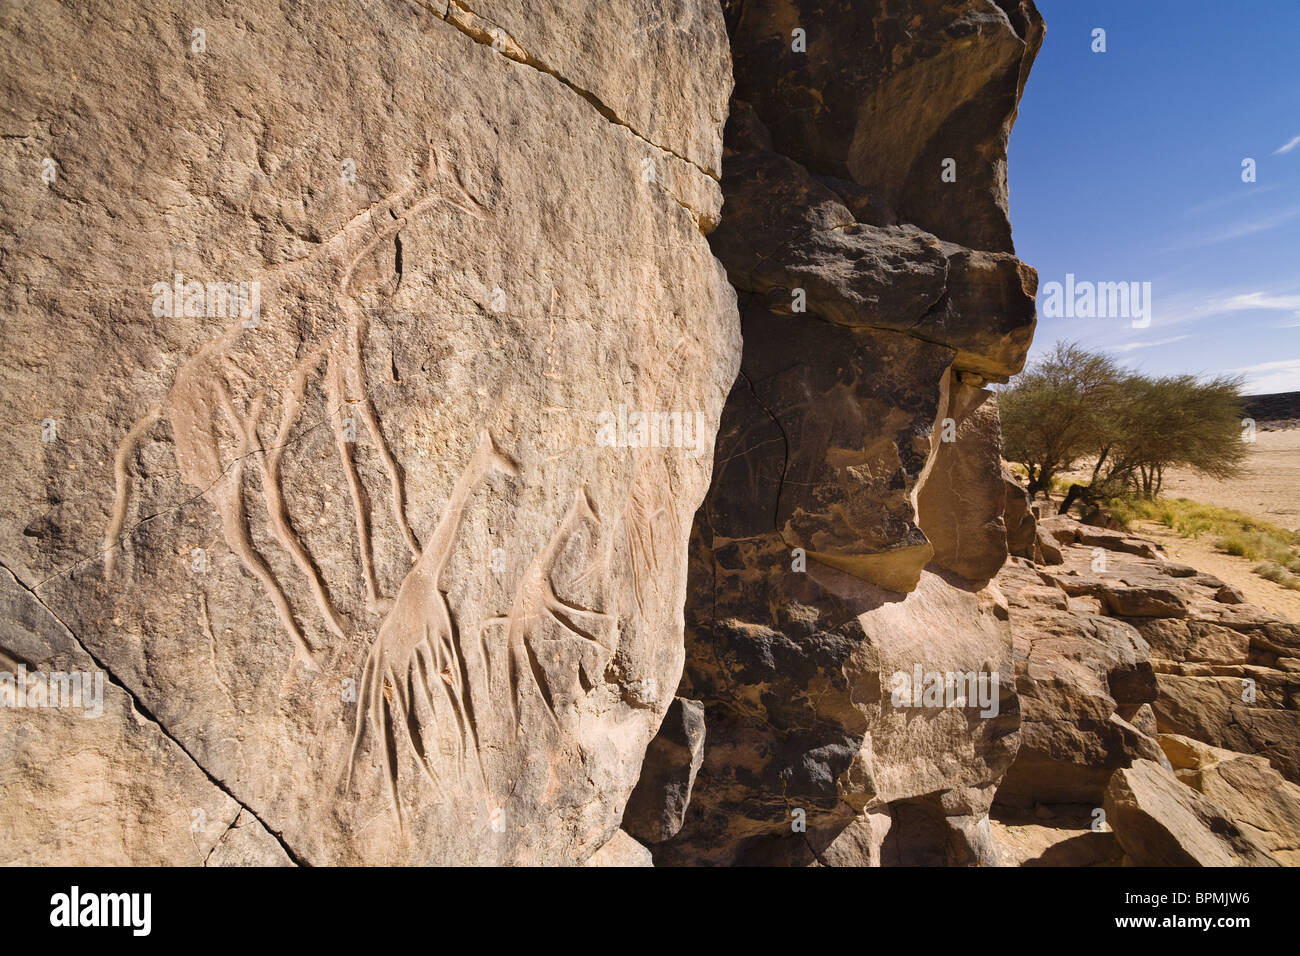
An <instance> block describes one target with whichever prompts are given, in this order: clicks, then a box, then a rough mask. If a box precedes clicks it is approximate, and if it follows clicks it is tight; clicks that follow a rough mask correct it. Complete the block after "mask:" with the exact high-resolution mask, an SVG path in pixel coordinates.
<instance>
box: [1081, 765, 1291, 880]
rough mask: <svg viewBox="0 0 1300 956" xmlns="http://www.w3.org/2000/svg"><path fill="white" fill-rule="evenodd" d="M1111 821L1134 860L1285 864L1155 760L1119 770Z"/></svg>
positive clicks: (1109, 799)
mask: <svg viewBox="0 0 1300 956" xmlns="http://www.w3.org/2000/svg"><path fill="white" fill-rule="evenodd" d="M1102 807H1103V809H1104V810H1105V811H1106V822H1107V823H1108V824H1109V825H1110V827H1111V829H1113V830H1114V832H1115V838H1116V839H1117V840H1118V841H1119V844H1120V846H1121V847H1122V848H1123V850H1124V857H1125V863H1126V864H1128V865H1131V866H1280V865H1281V864H1280V863H1279V861H1278V860H1277V859H1276V858H1275V857H1273V856H1272V855H1271V854H1269V853H1268V852H1267V851H1266V850H1264V849H1263V848H1262V847H1260V846H1259V845H1258V844H1256V843H1255V842H1254V840H1252V839H1251V837H1250V836H1249V835H1248V834H1247V833H1246V832H1244V831H1243V830H1242V828H1240V827H1239V826H1237V824H1236V823H1234V822H1233V821H1232V820H1231V819H1230V818H1229V817H1228V815H1227V813H1226V812H1225V811H1224V810H1223V809H1222V808H1220V807H1219V806H1218V805H1217V804H1216V803H1214V802H1213V801H1212V800H1210V799H1208V798H1206V797H1205V796H1202V795H1201V794H1200V793H1197V792H1196V791H1195V790H1193V789H1192V788H1191V787H1188V786H1186V785H1184V784H1182V783H1180V782H1179V781H1178V778H1177V777H1175V776H1174V775H1173V773H1171V772H1170V771H1169V770H1166V769H1165V768H1163V767H1161V766H1160V765H1159V764H1158V763H1155V762H1153V761H1150V760H1138V761H1136V762H1135V763H1134V764H1133V766H1132V767H1128V768H1123V769H1120V770H1116V771H1115V776H1114V777H1113V778H1112V779H1111V781H1110V784H1109V786H1107V788H1106V796H1105V801H1104V803H1103V804H1102Z"/></svg>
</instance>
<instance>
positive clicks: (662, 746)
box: [623, 697, 705, 843]
mask: <svg viewBox="0 0 1300 956" xmlns="http://www.w3.org/2000/svg"><path fill="white" fill-rule="evenodd" d="M704 736H705V728H704V705H703V704H701V703H700V702H699V701H698V700H686V699H684V698H682V697H677V698H674V700H673V702H672V704H671V705H670V706H669V708H668V713H666V714H665V715H664V722H663V723H662V724H660V725H659V733H657V734H656V735H655V739H654V740H652V741H650V746H649V747H647V748H646V752H645V760H643V761H642V763H641V778H640V779H639V780H638V781H637V785H636V789H635V790H633V791H632V796H631V797H630V798H629V799H628V801H627V809H626V810H624V811H623V829H624V830H626V831H627V832H628V833H629V834H630V835H631V836H634V837H636V838H637V839H638V840H640V841H641V842H643V843H661V842H662V841H664V840H667V839H668V838H669V837H670V836H673V835H674V834H675V833H676V832H677V831H678V830H680V829H681V828H682V821H683V820H684V819H685V817H686V807H687V806H688V805H689V804H690V802H691V788H692V787H694V786H695V775H696V774H698V773H699V772H700V764H701V763H703V761H704Z"/></svg>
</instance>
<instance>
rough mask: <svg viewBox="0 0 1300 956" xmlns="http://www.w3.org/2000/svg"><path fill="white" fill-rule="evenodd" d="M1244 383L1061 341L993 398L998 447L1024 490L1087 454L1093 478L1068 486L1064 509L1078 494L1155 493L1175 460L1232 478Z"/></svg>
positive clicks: (1040, 485) (1239, 446)
mask: <svg viewBox="0 0 1300 956" xmlns="http://www.w3.org/2000/svg"><path fill="white" fill-rule="evenodd" d="M1241 386H1242V380H1241V379H1239V378H1233V377H1229V376H1219V377H1216V378H1212V379H1209V380H1206V381H1202V380H1200V379H1198V378H1197V377H1196V376H1194V375H1172V376H1164V377H1159V378H1152V377H1150V376H1146V375H1142V374H1137V373H1124V372H1121V371H1120V370H1119V369H1118V368H1117V367H1116V366H1115V364H1114V363H1113V362H1112V361H1111V360H1110V359H1109V358H1107V357H1106V356H1105V355H1101V354H1098V353H1094V352H1088V351H1086V350H1084V349H1081V348H1079V347H1078V346H1077V345H1070V344H1064V343H1058V344H1057V345H1056V347H1055V349H1053V351H1052V352H1051V353H1049V354H1048V355H1047V356H1046V357H1044V358H1043V359H1041V360H1040V361H1039V362H1037V363H1036V364H1035V365H1034V366H1033V367H1031V368H1030V369H1029V370H1028V371H1027V372H1025V373H1024V374H1023V375H1021V376H1020V378H1019V379H1017V381H1016V383H1015V384H1014V385H1012V386H1010V387H1008V388H1005V389H1003V390H1002V391H1001V392H1000V393H999V395H998V407H999V410H1000V412H1001V415H1002V434H1003V443H1004V447H1003V454H1004V455H1005V456H1006V458H1007V459H1008V460H1009V461H1015V462H1019V463H1021V464H1023V465H1024V466H1025V468H1026V470H1027V471H1028V472H1029V492H1030V494H1031V495H1036V494H1037V493H1038V492H1040V491H1043V490H1046V489H1050V487H1051V482H1052V477H1053V476H1054V475H1055V474H1057V473H1059V472H1061V471H1064V470H1066V469H1069V468H1071V467H1072V466H1073V465H1074V464H1075V463H1076V462H1078V461H1080V460H1084V459H1088V458H1090V459H1092V462H1093V467H1092V475H1091V478H1090V479H1089V481H1088V483H1087V484H1086V485H1085V484H1075V485H1072V486H1071V487H1070V490H1069V492H1068V494H1067V495H1066V498H1065V501H1064V502H1063V504H1062V505H1061V512H1062V513H1064V512H1066V511H1068V510H1069V508H1070V506H1071V505H1072V504H1073V503H1074V502H1075V501H1076V500H1083V501H1085V502H1089V503H1097V502H1099V501H1102V500H1105V499H1107V498H1111V497H1115V496H1117V495H1121V494H1133V495H1137V496H1141V497H1146V498H1154V497H1155V496H1157V495H1159V494H1160V491H1161V489H1162V487H1163V484H1164V474H1165V470H1166V469H1167V468H1170V467H1174V466H1182V467H1187V468H1191V469H1194V470H1195V471H1198V472H1200V473H1202V474H1205V475H1209V476H1211V477H1214V478H1220V479H1226V478H1232V477H1235V476H1236V475H1239V474H1240V473H1241V468H1242V463H1243V461H1244V460H1245V455H1246V449H1245V446H1244V445H1243V443H1242V441H1241V431H1240V429H1241V418H1242V414H1243V411H1242V401H1241Z"/></svg>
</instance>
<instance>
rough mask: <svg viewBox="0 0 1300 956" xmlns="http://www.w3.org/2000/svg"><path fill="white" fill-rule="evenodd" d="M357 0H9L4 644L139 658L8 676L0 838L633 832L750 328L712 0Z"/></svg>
mask: <svg viewBox="0 0 1300 956" xmlns="http://www.w3.org/2000/svg"><path fill="white" fill-rule="evenodd" d="M470 6H472V7H473V8H474V9H473V10H472V11H471V10H470V9H469V7H470ZM110 8H111V9H110ZM358 16H359V13H358V9H357V7H356V6H355V5H354V4H348V3H343V2H335V0H327V2H323V3H318V4H310V5H305V6H304V5H287V6H277V5H274V4H260V5H253V6H251V7H247V8H241V9H240V11H239V12H238V14H235V13H232V12H231V11H230V10H229V9H228V8H227V7H226V6H225V5H222V4H217V3H206V2H199V3H194V2H187V3H179V2H172V0H161V2H157V3H150V4H138V3H128V4H126V5H125V6H124V5H122V4H116V5H108V4H102V3H93V4H90V5H89V6H87V5H81V6H76V7H72V6H53V7H51V6H49V5H46V6H42V7H40V8H39V9H38V8H18V7H9V8H6V9H5V11H4V12H3V13H0V32H2V33H3V35H4V36H5V37H6V38H13V39H14V41H15V42H6V43H5V44H3V52H0V85H2V86H3V89H4V91H5V103H6V116H7V119H6V129H5V133H6V138H5V144H6V145H5V148H4V150H3V151H2V152H0V169H2V170H3V174H4V175H3V184H2V185H0V223H2V224H3V228H2V229H0V236H2V237H3V238H0V259H2V260H3V263H4V270H3V278H2V279H0V313H2V314H3V320H4V325H5V329H6V337H7V341H6V355H7V356H9V357H11V358H12V361H6V362H5V363H4V368H3V371H2V372H0V394H2V395H3V399H4V400H3V403H2V404H3V408H4V412H3V416H4V417H3V425H4V427H3V429H2V431H3V438H2V439H0V442H3V444H2V445H0V447H2V449H3V453H4V457H5V460H6V462H7V467H6V468H5V469H4V473H3V475H0V500H3V501H4V502H5V506H6V507H5V515H6V518H5V520H4V522H3V523H2V524H0V560H2V561H3V563H4V566H5V567H6V568H8V569H9V570H10V571H11V572H12V574H13V575H14V577H15V578H16V579H17V580H18V581H21V582H22V585H13V584H10V585H8V586H7V587H8V589H9V591H13V590H14V588H15V587H17V592H16V593H17V598H6V600H9V601H10V602H11V603H12V602H13V601H17V600H18V599H22V601H25V604H23V610H22V616H18V617H14V616H10V615H5V618H4V622H3V625H2V629H0V648H3V649H4V652H5V653H6V654H7V655H10V656H13V655H19V656H21V658H22V659H23V660H27V661H29V662H30V663H31V664H32V665H33V666H35V665H38V664H39V665H41V666H49V667H54V666H55V665H56V664H58V665H61V664H63V663H71V664H73V665H78V666H79V665H80V664H82V663H84V664H85V666H87V667H90V668H93V669H97V670H99V669H102V671H103V672H105V673H106V674H107V675H110V679H109V682H108V683H109V685H110V686H111V687H112V688H118V687H120V688H123V689H124V690H122V691H118V690H116V689H113V690H110V692H109V693H108V695H107V698H106V704H105V715H104V717H102V718H100V719H98V720H82V719H80V718H75V717H69V716H66V715H64V714H63V713H45V712H42V713H40V714H35V713H31V712H18V711H8V710H6V711H3V712H0V720H4V721H5V722H6V725H7V727H8V729H11V730H12V729H13V728H15V727H17V728H19V735H20V739H21V742H20V744H19V745H18V746H17V747H16V748H10V749H11V750H13V751H14V754H13V756H11V758H10V759H9V761H8V762H7V764H6V769H5V771H4V776H3V778H2V780H3V783H2V784H0V800H3V802H4V805H5V806H6V807H7V808H9V807H22V808H24V811H23V813H22V814H20V815H19V816H20V817H21V820H19V819H17V818H16V817H15V816H14V815H12V814H10V813H6V814H5V817H6V822H7V823H8V825H9V832H8V833H6V834H5V835H3V836H2V837H0V857H2V858H4V859H5V860H16V859H24V858H28V857H29V856H30V855H32V854H37V855H39V856H40V858H41V859H42V860H43V862H47V863H54V862H60V863H69V862H80V861H89V860H90V859H91V856H92V854H99V858H98V859H97V860H96V862H133V863H144V862H149V863H152V862H172V863H182V862H196V863H197V862H202V861H203V860H204V859H208V860H209V862H248V861H251V860H253V859H267V860H269V859H271V858H280V859H282V858H284V857H285V856H289V857H292V858H293V859H295V860H298V861H301V862H307V863H313V864H324V863H427V862H430V861H434V862H440V863H536V864H553V863H576V862H581V861H582V860H584V859H586V858H587V857H589V856H591V855H592V854H593V853H595V851H596V850H597V849H598V848H600V847H601V846H602V845H603V844H605V843H606V841H608V840H610V839H611V838H613V837H614V836H615V835H616V834H617V832H618V830H617V828H618V825H619V820H620V817H621V815H622V812H623V808H624V804H625V803H626V800H627V798H628V796H629V794H630V793H631V792H632V789H633V787H634V785H635V784H636V782H637V777H638V769H639V767H640V765H641V760H642V757H643V754H644V752H645V748H646V746H647V744H648V743H649V742H650V740H651V739H652V738H653V736H654V734H655V733H656V731H657V729H658V727H659V724H660V721H661V719H662V717H663V715H664V713H665V710H666V708H667V707H668V706H669V704H670V703H671V701H672V699H673V689H674V688H675V687H676V686H677V683H678V679H679V675H680V673H681V668H682V659H683V648H682V604H683V595H684V593H685V587H686V547H687V539H688V534H689V530H690V525H691V516H692V515H693V513H694V512H695V510H696V508H697V506H698V505H699V503H700V501H701V499H702V498H703V495H704V492H705V490H706V488H707V486H708V482H709V478H710V470H711V465H712V461H713V453H712V452H713V448H712V437H713V436H714V434H715V433H716V430H717V423H718V420H719V417H720V414H721V410H722V406H723V401H724V399H725V396H726V393H727V390H728V389H729V388H730V387H731V384H732V382H733V380H734V378H735V373H736V368H737V363H738V360H739V349H740V345H739V337H738V323H737V318H736V306H735V295H734V292H733V290H732V288H731V287H730V286H729V285H728V283H727V282H726V280H725V276H724V273H723V271H722V268H721V267H720V266H719V264H718V263H717V261H716V260H715V259H714V258H713V256H712V253H711V251H710V248H709V245H708V243H707V240H706V239H705V236H704V233H705V232H707V231H708V230H710V229H712V228H713V227H714V226H715V225H716V223H717V220H718V216H719V209H720V206H721V191H720V189H719V187H718V184H717V182H716V180H715V177H716V175H717V174H718V168H719V166H718V164H719V158H720V155H721V135H722V121H723V119H724V116H725V112H726V103H727V100H728V95H729V92H730V89H729V87H730V69H729V53H728V50H727V46H726V37H725V31H724V25H723V19H722V13H721V11H720V10H719V9H718V8H717V6H716V4H715V3H714V2H712V0H675V2H673V3H671V4H670V5H669V6H668V8H665V7H664V5H662V4H659V3H651V2H648V0H645V2H642V0H623V2H619V3H615V4H605V3H594V2H580V3H559V2H542V3H537V2H531V0H530V2H528V3H521V2H513V0H488V2H486V3H481V4H480V3H470V4H468V5H467V4H463V3H460V2H454V3H450V4H432V5H431V4H424V3H416V2H411V0H378V2H375V3H369V4H367V5H366V7H365V13H364V17H363V19H364V24H363V25H359V24H358ZM192 28H193V29H194V30H196V31H197V30H201V31H202V33H201V34H200V33H191V29H192ZM69 36H76V37H78V38H79V39H78V41H77V42H76V43H69V42H68V37H69ZM494 44H495V46H496V47H497V48H496V49H494ZM498 50H499V51H500V52H498ZM123 63H130V64H132V65H133V66H132V69H130V70H124V69H122V67H121V65H122V64H123ZM47 157H48V158H50V159H51V160H52V161H53V165H52V166H49V165H48V164H45V163H44V160H45V159H46V158H47ZM43 169H52V170H53V171H54V175H53V178H49V180H48V182H47V181H46V180H45V179H43V178H42V170H43ZM173 283H178V284H181V288H180V295H179V296H177V297H176V301H175V302H170V301H168V300H169V299H171V298H172V296H171V291H170V290H171V287H172V285H173ZM186 283H192V284H189V285H187V284H186ZM204 283H211V284H212V285H211V286H205V285H203V284H204ZM218 283H221V284H222V285H221V286H220V287H219V288H218V286H217V285H216V284H218ZM239 283H245V284H246V285H245V286H244V289H245V292H246V297H245V298H244V299H243V301H242V305H243V306H244V308H242V309H241V308H240V305H241V300H240V298H239V295H238V293H239V285H238V284H239ZM254 283H255V284H256V285H253V284H254ZM226 284H233V285H230V286H227V285H226ZM254 290H256V300H254ZM254 306H256V308H254ZM654 413H663V414H665V415H667V416H671V417H670V418H668V419H665V422H666V424H665V429H664V434H662V435H660V434H658V432H659V429H658V428H656V429H655V434H654V435H653V436H652V435H650V433H649V432H650V429H649V428H648V426H649V425H650V424H652V423H653V424H655V425H658V424H659V420H658V419H655V418H650V419H649V420H646V419H645V418H643V417H642V416H645V415H653V414H654ZM46 420H48V421H46ZM602 428H603V429H604V432H603V433H602ZM43 437H44V438H46V439H47V440H44V441H43V440H42V438H43ZM642 437H645V438H646V439H647V441H645V442H642V441H640V440H639V439H640V438H642ZM651 438H654V439H661V440H656V441H651V440H649V439H651ZM629 439H630V440H629ZM24 588H29V589H30V591H31V594H32V595H34V596H30V595H29V596H28V597H24V595H28V591H27V590H25V589H24ZM42 615H44V617H42ZM55 617H57V621H58V622H62V624H61V625H60V624H56V623H55V622H54V618H55ZM24 622H27V623H24ZM63 626H66V631H65V630H63ZM33 633H34V634H37V635H39V637H40V641H41V642H44V643H40V642H37V643H35V644H33V640H35V639H34V638H32V637H31V636H30V635H31V634H33ZM90 657H93V659H94V663H93V664H91V663H88V661H89V658H90ZM133 704H134V707H135V711H133V710H132V705H133ZM38 726H39V727H40V728H42V729H41V731H40V733H39V734H37V735H36V736H34V737H31V736H26V737H24V736H22V734H24V733H26V732H28V731H30V730H32V728H36V727H38ZM56 753H65V754H67V753H79V754H82V755H83V756H81V757H78V758H76V760H72V761H71V762H70V763H67V764H61V763H60V761H59V760H58V759H54V755H55V754H56ZM92 755H93V756H92ZM87 761H89V763H88V762H87ZM128 782H129V786H128V785H127V784H128ZM73 806H86V807H93V808H95V810H94V813H93V815H91V816H90V817H87V816H86V815H85V814H82V815H81V816H80V817H78V819H81V820H83V821H86V822H85V823H84V825H81V826H78V827H76V828H69V827H67V826H65V825H63V824H61V823H60V822H59V821H60V819H64V820H66V819H70V818H72V817H73V816H74V815H73V814H70V813H68V812H67V811H68V810H69V808H71V807H73ZM110 807H111V808H112V812H111V813H110V812H109V808H110ZM196 810H206V813H207V821H208V822H207V829H206V830H205V831H202V832H192V831H190V829H189V821H190V817H191V813H192V812H193V811H196ZM124 819H125V820H138V821H142V822H141V825H139V826H136V825H130V826H124V824H123V822H122V821H123V820H124ZM250 819H251V822H250ZM227 830H229V831H230V832H229V833H227V832H226V831H227ZM259 834H260V836H259ZM270 835H273V836H270ZM268 840H270V841H271V842H272V843H274V844H275V845H274V846H265V845H266V844H267V841H268ZM236 844H237V845H236ZM259 848H264V850H263V849H259Z"/></svg>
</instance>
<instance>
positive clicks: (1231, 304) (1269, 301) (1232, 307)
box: [1222, 292, 1300, 315]
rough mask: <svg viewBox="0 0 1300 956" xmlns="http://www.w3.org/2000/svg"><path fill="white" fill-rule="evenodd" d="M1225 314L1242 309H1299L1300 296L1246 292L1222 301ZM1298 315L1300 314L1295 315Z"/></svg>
mask: <svg viewBox="0 0 1300 956" xmlns="http://www.w3.org/2000/svg"><path fill="white" fill-rule="evenodd" d="M1222 308H1223V310H1224V311H1225V312H1237V311H1239V310H1242V309H1291V310H1298V309H1300V295H1270V294H1269V293H1267V292H1247V293H1246V294H1245V295H1234V296H1232V297H1231V298H1228V299H1224V300H1223V306H1222ZM1296 314H1297V315H1300V312H1297V313H1296Z"/></svg>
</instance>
